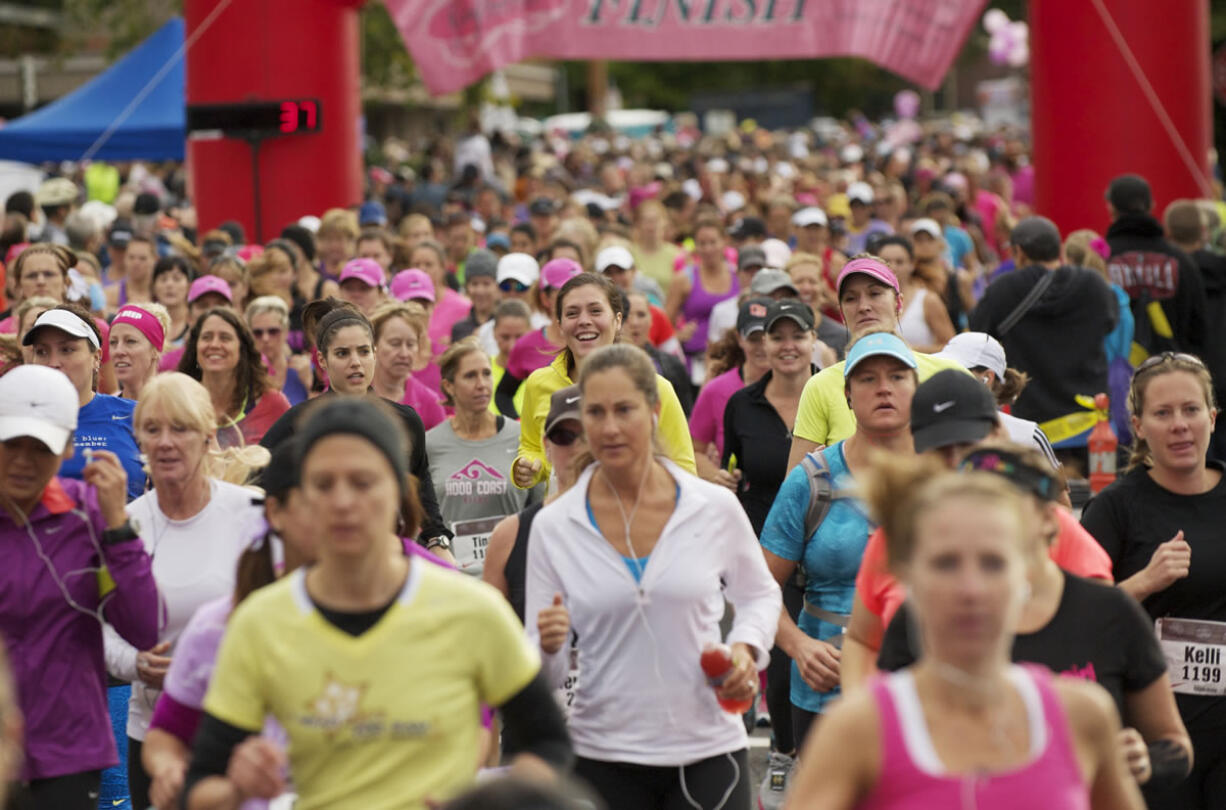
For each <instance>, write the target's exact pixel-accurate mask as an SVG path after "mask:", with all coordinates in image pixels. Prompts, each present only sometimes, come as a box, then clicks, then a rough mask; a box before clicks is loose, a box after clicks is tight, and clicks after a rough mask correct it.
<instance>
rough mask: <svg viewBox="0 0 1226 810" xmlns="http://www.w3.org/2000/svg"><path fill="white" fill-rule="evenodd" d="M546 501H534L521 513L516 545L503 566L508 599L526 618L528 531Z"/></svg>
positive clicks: (519, 614)
mask: <svg viewBox="0 0 1226 810" xmlns="http://www.w3.org/2000/svg"><path fill="white" fill-rule="evenodd" d="M544 505H545V504H544V503H534V504H532V505H531V506H529V507H528V508H526V509H524V510H523V511H522V512H520V513H519V529H518V530H517V531H516V532H515V545H514V546H512V547H511V553H510V554H509V555H508V556H507V564H506V566H505V567H504V568H503V576H505V577H506V578H507V601H508V602H510V603H511V607H512V608H513V609H514V610H515V615H516V616H518V617H519V620H520V621H521V622H522V621H523V620H524V596H525V594H524V592H525V590H526V589H527V585H526V578H527V574H528V533H529V532H531V531H532V521H533V519H534V518H536V513H537V512H539V511H541V507H542V506H544Z"/></svg>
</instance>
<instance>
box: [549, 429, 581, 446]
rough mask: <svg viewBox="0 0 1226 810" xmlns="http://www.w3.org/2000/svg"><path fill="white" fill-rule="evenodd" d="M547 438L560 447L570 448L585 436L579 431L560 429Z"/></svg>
mask: <svg viewBox="0 0 1226 810" xmlns="http://www.w3.org/2000/svg"><path fill="white" fill-rule="evenodd" d="M545 438H547V439H549V441H551V442H553V443H554V444H556V445H557V446H558V447H570V446H571V445H572V444H574V443H575V442H576V441H577V440H579V439H581V438H583V434H582V433H580V432H579V431H577V430H570V429H569V428H558V429H557V430H555V431H554V432H553V433H550V434H549V435H548V436H546V437H545Z"/></svg>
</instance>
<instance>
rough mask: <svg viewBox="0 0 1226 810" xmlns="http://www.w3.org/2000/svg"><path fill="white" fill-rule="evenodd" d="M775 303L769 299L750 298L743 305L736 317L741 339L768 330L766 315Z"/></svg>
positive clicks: (737, 329)
mask: <svg viewBox="0 0 1226 810" xmlns="http://www.w3.org/2000/svg"><path fill="white" fill-rule="evenodd" d="M773 303H774V301H772V300H771V299H769V298H750V299H749V300H748V301H746V302H745V303H743V304H741V311H740V312H738V313H737V316H736V331H737V332H738V333H739V334H740V336H741V337H749V336H750V335H752V334H753V333H754V332H758V331H762V330H765V329H766V313H767V312H768V311H769V310H770V306H771V304H773Z"/></svg>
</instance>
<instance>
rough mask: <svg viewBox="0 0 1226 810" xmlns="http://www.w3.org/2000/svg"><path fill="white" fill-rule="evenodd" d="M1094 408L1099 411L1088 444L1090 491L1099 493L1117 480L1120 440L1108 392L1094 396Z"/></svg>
mask: <svg viewBox="0 0 1226 810" xmlns="http://www.w3.org/2000/svg"><path fill="white" fill-rule="evenodd" d="M1094 409H1095V410H1096V411H1098V422H1097V423H1096V424H1095V425H1094V428H1093V430H1091V431H1090V440H1089V442H1088V443H1087V445H1088V448H1089V451H1090V492H1091V493H1092V494H1094V495H1097V494H1098V493H1100V492H1102V491H1103V490H1104V489H1106V488H1107V486H1108V485H1109V484H1111V483H1112V482H1113V481H1115V457H1116V456H1115V454H1116V450H1117V449H1118V448H1119V446H1120V442H1119V439H1117V438H1116V436H1115V431H1114V430H1112V429H1111V400H1110V399H1109V398H1108V397H1107V395H1106V394H1099V395H1098V396H1096V397H1094Z"/></svg>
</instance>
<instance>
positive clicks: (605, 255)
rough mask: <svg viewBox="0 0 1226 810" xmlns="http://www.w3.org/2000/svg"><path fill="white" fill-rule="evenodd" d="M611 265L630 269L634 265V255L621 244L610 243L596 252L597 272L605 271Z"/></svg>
mask: <svg viewBox="0 0 1226 810" xmlns="http://www.w3.org/2000/svg"><path fill="white" fill-rule="evenodd" d="M610 267H620V268H622V269H623V270H629V269H630V268H632V267H634V256H633V255H631V253H630V251H628V250H626V249H625V248H624V247H622V246H621V245H609V246H608V247H607V248H605V249H604V250H602V251H600V252H599V253H597V254H596V272H597V273H603V272H604V271H605V270H607V269H609V268H610Z"/></svg>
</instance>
